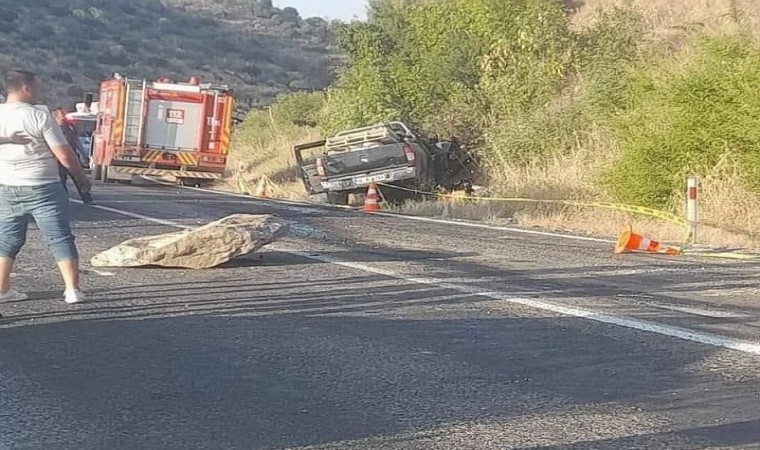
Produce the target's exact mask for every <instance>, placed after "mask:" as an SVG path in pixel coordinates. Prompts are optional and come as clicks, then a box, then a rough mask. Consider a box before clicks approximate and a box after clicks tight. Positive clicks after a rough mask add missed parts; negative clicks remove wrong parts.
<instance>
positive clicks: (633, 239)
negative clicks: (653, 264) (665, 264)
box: [615, 229, 681, 255]
mask: <svg viewBox="0 0 760 450" xmlns="http://www.w3.org/2000/svg"><path fill="white" fill-rule="evenodd" d="M635 252H643V253H659V254H664V255H679V254H681V249H680V248H678V247H671V246H668V245H663V244H660V243H659V242H657V241H653V240H652V239H649V238H647V237H644V236H641V235H639V234H636V233H634V232H633V230H632V229H630V230H626V231H624V232H623V233H622V234H621V235H620V237H619V238H618V242H617V245H615V253H635Z"/></svg>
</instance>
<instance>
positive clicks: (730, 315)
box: [649, 303, 752, 319]
mask: <svg viewBox="0 0 760 450" xmlns="http://www.w3.org/2000/svg"><path fill="white" fill-rule="evenodd" d="M649 305H650V306H653V307H655V308H662V309H669V310H671V311H678V312H683V313H687V314H694V315H695V316H703V317H712V318H716V319H746V318H749V317H752V316H750V315H748V314H742V313H734V312H730V311H720V310H717V309H707V308H698V307H694V306H677V305H663V304H661V303H649Z"/></svg>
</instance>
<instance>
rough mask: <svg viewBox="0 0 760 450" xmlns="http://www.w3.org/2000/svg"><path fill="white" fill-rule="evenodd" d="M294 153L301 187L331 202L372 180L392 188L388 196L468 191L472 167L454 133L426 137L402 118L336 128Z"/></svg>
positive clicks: (356, 192) (472, 160)
mask: <svg viewBox="0 0 760 450" xmlns="http://www.w3.org/2000/svg"><path fill="white" fill-rule="evenodd" d="M293 152H294V155H295V159H296V163H297V165H298V169H299V172H300V176H301V179H302V180H303V184H304V187H305V188H306V191H307V192H308V193H309V194H310V195H312V196H315V197H317V196H321V197H322V199H323V200H326V201H327V202H328V203H331V204H336V205H344V204H347V203H348V201H349V195H351V194H354V195H363V194H364V193H365V192H366V191H367V188H368V186H369V185H370V184H371V183H378V184H382V185H386V186H390V187H396V189H392V188H391V189H388V190H387V192H385V196H386V198H387V199H388V200H399V199H406V198H410V197H418V196H420V195H422V194H423V193H425V192H441V191H452V190H471V189H472V177H473V173H474V171H475V169H476V168H477V162H476V160H475V158H474V157H473V155H472V154H471V153H470V152H469V151H468V150H466V149H465V147H464V146H463V145H461V144H460V143H459V141H458V140H457V139H456V138H452V139H450V140H447V141H438V139H435V138H433V139H428V138H426V137H425V136H424V135H423V134H422V133H420V132H417V131H415V130H413V129H412V128H411V127H410V126H408V125H406V124H404V123H402V122H388V123H383V124H377V125H371V126H367V127H362V128H356V129H351V130H345V131H341V132H339V133H337V134H336V135H334V136H331V137H329V138H327V139H324V140H319V141H313V142H308V143H304V144H299V145H296V146H295V147H294V148H293Z"/></svg>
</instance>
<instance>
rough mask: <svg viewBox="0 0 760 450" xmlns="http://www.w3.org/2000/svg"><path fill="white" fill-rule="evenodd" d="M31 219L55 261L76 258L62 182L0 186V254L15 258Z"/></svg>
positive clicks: (67, 201)
mask: <svg viewBox="0 0 760 450" xmlns="http://www.w3.org/2000/svg"><path fill="white" fill-rule="evenodd" d="M30 219H34V222H35V223H36V224H37V227H38V228H39V229H40V232H41V233H42V236H43V237H44V238H45V240H46V241H47V243H48V245H49V246H50V248H51V250H52V251H53V256H55V260H56V261H57V262H61V261H70V260H74V259H78V258H79V254H78V253H77V248H76V246H75V245H74V234H73V233H72V232H71V216H70V212H69V196H68V194H67V193H66V191H65V190H64V189H63V185H62V184H61V183H50V184H45V185H41V186H3V185H0V256H2V257H5V258H8V259H16V256H17V255H18V253H19V251H21V247H23V246H24V243H25V242H26V231H27V227H28V225H29V221H30Z"/></svg>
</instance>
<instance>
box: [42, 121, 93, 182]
mask: <svg viewBox="0 0 760 450" xmlns="http://www.w3.org/2000/svg"><path fill="white" fill-rule="evenodd" d="M42 137H43V138H44V139H45V142H46V143H47V145H48V147H49V148H50V151H52V152H53V155H54V156H55V158H56V159H57V160H58V162H59V163H61V165H62V166H63V167H64V169H66V170H67V171H68V172H69V175H71V178H73V179H74V183H76V185H77V187H78V188H79V190H80V191H82V192H90V189H91V187H92V186H91V184H90V180H89V179H88V178H87V175H85V173H84V170H83V169H82V165H81V164H79V159H78V158H77V156H76V155H75V154H74V150H73V149H72V148H71V147H70V146H69V144H68V142H66V136H64V135H63V131H61V127H59V126H58V124H57V123H56V122H55V120H54V119H53V116H52V115H50V114H45V120H44V124H43V126H42Z"/></svg>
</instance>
